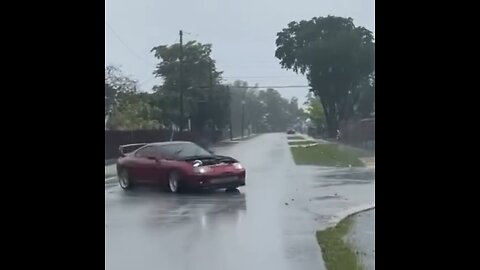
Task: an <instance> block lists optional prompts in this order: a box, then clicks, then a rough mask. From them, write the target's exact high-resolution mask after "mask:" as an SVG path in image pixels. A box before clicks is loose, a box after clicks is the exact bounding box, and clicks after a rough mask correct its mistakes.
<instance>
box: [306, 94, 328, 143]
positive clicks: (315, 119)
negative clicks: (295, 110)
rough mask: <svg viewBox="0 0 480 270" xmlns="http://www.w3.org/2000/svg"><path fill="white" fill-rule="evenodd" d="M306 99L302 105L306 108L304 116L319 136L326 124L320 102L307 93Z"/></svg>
mask: <svg viewBox="0 0 480 270" xmlns="http://www.w3.org/2000/svg"><path fill="white" fill-rule="evenodd" d="M306 98H307V101H306V102H305V103H304V105H306V106H307V108H306V115H307V117H308V119H310V121H311V123H312V124H313V126H314V127H315V129H316V130H317V133H318V134H321V133H322V132H323V130H324V129H325V124H326V121H325V112H324V111H323V106H322V103H321V102H320V99H319V98H318V97H316V96H314V95H312V93H308V95H307V96H306Z"/></svg>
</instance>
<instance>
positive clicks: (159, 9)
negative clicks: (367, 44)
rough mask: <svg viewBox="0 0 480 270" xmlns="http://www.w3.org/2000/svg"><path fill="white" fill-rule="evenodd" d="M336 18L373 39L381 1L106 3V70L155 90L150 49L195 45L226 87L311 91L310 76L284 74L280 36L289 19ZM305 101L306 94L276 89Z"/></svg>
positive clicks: (116, 0)
mask: <svg viewBox="0 0 480 270" xmlns="http://www.w3.org/2000/svg"><path fill="white" fill-rule="evenodd" d="M327 15H335V16H342V17H352V18H353V21H354V23H355V25H357V26H364V27H366V28H368V29H369V30H371V31H372V32H374V33H375V0H295V1H294V0H135V1H134V0H105V22H106V23H105V64H106V65H107V64H113V65H117V66H120V68H121V69H122V71H123V72H124V73H125V74H127V75H130V76H132V78H134V79H137V80H138V81H139V82H140V88H141V89H142V90H144V91H149V90H151V88H152V86H153V85H155V84H159V82H160V80H159V79H158V78H154V76H153V74H152V71H153V69H154V67H155V63H156V62H158V60H157V59H155V58H154V57H153V54H152V53H151V52H150V50H151V49H152V48H153V47H154V46H158V45H160V44H172V43H175V42H178V41H179V36H178V31H179V30H180V29H181V30H183V31H184V32H185V34H184V42H186V41H189V40H197V41H199V42H201V43H211V44H212V50H213V51H212V57H213V58H214V59H215V60H216V61H217V69H218V70H221V71H224V73H223V77H224V78H225V81H226V82H233V81H234V80H236V79H240V80H244V81H247V82H248V83H249V85H254V84H255V83H258V84H259V85H260V86H276V85H307V80H306V78H305V76H302V75H296V74H295V73H294V72H293V71H291V70H289V71H287V70H283V69H281V68H280V64H279V61H278V59H277V58H275V48H276V47H275V39H276V34H277V32H279V31H281V30H282V28H285V27H286V26H287V24H288V23H289V22H291V21H299V20H309V19H311V18H313V17H318V16H327ZM277 90H278V91H279V92H280V93H281V94H282V96H284V97H286V98H291V97H293V96H296V97H297V98H299V101H300V102H299V103H300V104H302V103H303V101H304V100H305V98H304V97H305V95H306V94H307V93H308V89H307V88H287V89H277Z"/></svg>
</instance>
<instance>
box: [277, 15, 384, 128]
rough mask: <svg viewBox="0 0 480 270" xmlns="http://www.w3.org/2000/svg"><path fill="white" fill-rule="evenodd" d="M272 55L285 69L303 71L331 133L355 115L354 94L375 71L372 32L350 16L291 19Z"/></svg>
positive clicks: (281, 33)
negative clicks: (297, 20)
mask: <svg viewBox="0 0 480 270" xmlns="http://www.w3.org/2000/svg"><path fill="white" fill-rule="evenodd" d="M276 45H277V50H276V52H275V56H276V57H277V58H278V59H280V64H281V66H282V67H283V68H285V69H292V70H293V71H294V72H296V73H299V72H300V73H301V74H306V75H307V79H308V81H309V85H310V87H311V89H310V91H312V92H313V93H315V95H317V96H318V97H319V98H320V102H321V103H322V107H323V109H324V113H325V117H326V122H327V127H328V131H329V135H330V136H334V135H335V132H336V130H337V129H338V126H339V122H340V121H342V120H346V119H348V118H349V117H351V116H352V115H353V114H354V110H353V108H354V105H355V98H354V94H355V92H356V91H357V90H358V87H359V84H360V83H361V81H362V80H364V79H365V78H368V76H369V75H370V74H372V72H373V71H374V70H375V43H374V38H373V34H372V32H370V31H369V30H367V29H366V28H364V27H356V26H355V25H354V24H353V19H352V18H342V17H335V16H328V17H318V18H313V19H311V20H309V21H300V22H298V23H297V22H291V23H289V24H288V27H287V28H284V29H283V30H282V31H281V32H279V33H277V40H276Z"/></svg>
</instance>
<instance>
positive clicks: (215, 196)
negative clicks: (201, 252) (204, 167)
mask: <svg viewBox="0 0 480 270" xmlns="http://www.w3.org/2000/svg"><path fill="white" fill-rule="evenodd" d="M124 197H125V198H127V199H128V200H129V201H130V202H128V203H130V204H131V203H132V201H136V202H137V203H139V204H145V203H147V204H148V205H149V211H148V214H147V218H146V224H147V225H148V226H149V227H150V226H151V227H165V226H182V225H185V224H186V225H189V226H191V225H193V224H195V225H196V226H198V227H200V228H202V229H210V228H211V227H215V228H218V227H223V226H232V225H235V224H239V223H240V222H241V218H242V215H244V214H245V212H246V210H247V206H246V196H245V194H244V193H242V192H240V191H238V192H225V191H223V190H217V191H189V192H186V193H181V194H169V193H165V192H162V191H160V190H155V189H147V188H144V189H137V190H134V191H129V192H126V193H124Z"/></svg>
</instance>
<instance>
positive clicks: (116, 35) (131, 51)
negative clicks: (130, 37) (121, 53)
mask: <svg viewBox="0 0 480 270" xmlns="http://www.w3.org/2000/svg"><path fill="white" fill-rule="evenodd" d="M105 24H106V25H107V27H108V28H109V29H110V31H112V33H113V35H114V36H115V37H116V38H117V39H118V41H120V43H122V45H123V46H124V47H125V48H127V50H128V51H130V53H131V54H133V55H134V56H135V57H137V58H138V59H140V60H142V61H144V62H145V63H148V64H149V65H155V63H151V62H150V61H148V60H146V59H145V58H143V57H141V56H139V55H138V54H137V53H136V52H135V51H134V50H132V49H131V48H130V47H129V46H128V45H127V43H125V42H124V41H123V39H122V38H121V37H120V35H118V34H117V32H115V30H114V29H113V27H112V26H111V25H110V24H109V23H108V22H107V21H105Z"/></svg>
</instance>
